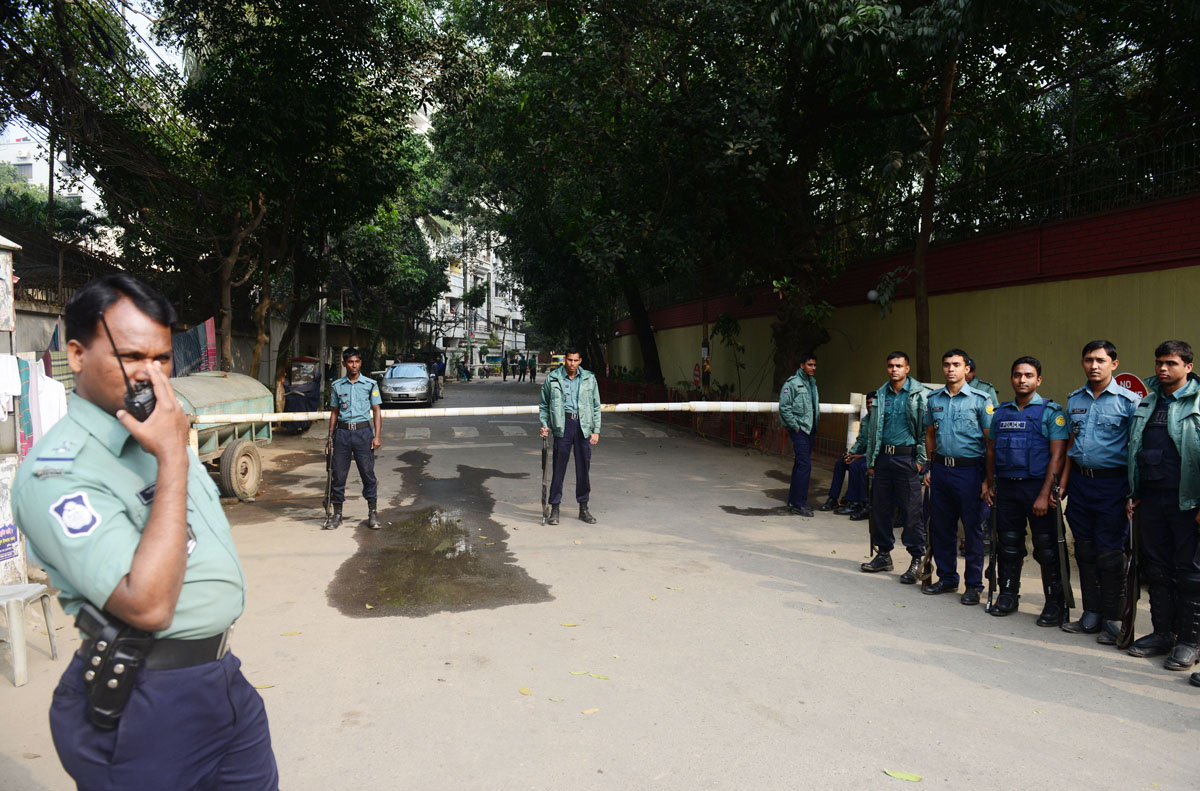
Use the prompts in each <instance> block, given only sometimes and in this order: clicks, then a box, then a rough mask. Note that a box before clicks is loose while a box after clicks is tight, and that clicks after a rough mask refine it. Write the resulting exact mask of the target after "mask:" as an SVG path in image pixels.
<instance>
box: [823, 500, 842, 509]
mask: <svg viewBox="0 0 1200 791" xmlns="http://www.w3.org/2000/svg"><path fill="white" fill-rule="evenodd" d="M834 508H838V504H837V500H835V499H833V498H832V497H830V498H828V499H827V500H825V503H824V504H823V505H822V506H821V510H822V511H832V510H833V509H834ZM839 510H841V509H840V508H839Z"/></svg>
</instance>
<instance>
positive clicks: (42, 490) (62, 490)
mask: <svg viewBox="0 0 1200 791" xmlns="http://www.w3.org/2000/svg"><path fill="white" fill-rule="evenodd" d="M188 454H189V456H190V461H191V464H190V465H189V467H188V485H187V518H188V526H189V527H190V528H191V530H192V533H193V534H194V535H195V543H194V544H191V543H190V542H189V546H191V554H189V555H188V560H187V571H186V572H185V573H184V578H183V589H182V590H181V591H180V592H179V600H178V602H177V603H176V605H175V618H174V620H173V621H172V622H171V625H170V626H169V627H167V628H166V629H164V630H163V631H161V632H158V633H157V634H156V636H157V637H172V638H181V639H198V638H203V637H211V636H212V635H216V634H220V633H221V632H223V631H224V630H225V629H227V628H229V626H230V625H232V624H233V622H234V621H235V620H236V619H237V617H238V616H239V615H241V614H242V609H243V608H244V606H245V592H246V584H245V580H244V578H243V576H242V566H241V563H240V562H239V561H238V557H237V550H236V549H235V548H234V545H233V538H232V536H231V535H230V530H229V522H228V521H227V520H226V519H225V513H224V511H222V510H221V501H220V499H219V496H218V494H217V487H216V486H215V485H214V484H213V482H212V479H211V478H210V477H209V475H208V472H207V471H206V470H205V469H204V466H203V465H202V464H201V463H200V460H199V459H198V458H196V456H195V454H193V453H192V452H191V451H190V450H189V451H188ZM157 476H158V461H157V460H156V459H155V458H154V457H153V456H152V455H150V454H149V453H147V452H146V451H145V450H143V449H142V446H141V445H139V444H138V443H137V441H136V440H135V439H133V437H131V436H130V434H129V432H128V431H127V430H126V429H125V427H124V426H122V425H121V424H120V422H118V421H117V419H116V418H115V417H113V416H112V415H110V414H108V413H107V412H105V411H104V410H103V409H101V408H100V407H98V406H96V405H95V404H93V403H91V402H90V401H87V400H85V399H84V398H83V397H81V396H79V395H76V396H75V397H74V398H72V399H71V404H70V406H69V407H68V409H67V416H66V417H65V418H63V419H62V420H60V421H58V422H57V423H55V424H54V426H53V428H51V429H50V431H48V432H47V433H46V435H45V436H44V437H42V439H41V440H39V441H38V443H37V444H36V445H34V446H33V449H32V450H31V451H30V452H29V456H28V457H27V458H26V459H25V461H24V463H22V464H21V466H20V467H19V468H18V469H17V475H16V478H15V479H14V481H13V516H14V518H15V521H16V524H17V527H18V528H19V529H20V530H21V532H23V533H24V534H25V537H26V538H27V539H28V540H29V546H30V548H31V550H32V556H33V558H34V559H35V560H36V561H37V562H38V563H39V564H41V566H42V567H43V568H45V569H46V572H47V573H48V574H49V575H50V584H52V585H53V586H54V587H56V588H58V589H60V590H61V591H62V593H61V594H59V601H60V603H61V604H62V607H63V610H64V611H65V612H67V613H68V614H74V613H75V612H76V611H77V610H78V609H79V606H80V604H81V603H82V602H83V601H84V600H85V599H86V600H87V601H90V602H91V603H92V604H94V605H95V606H96V607H103V606H104V603H105V602H106V601H108V598H109V596H111V595H112V592H113V591H114V590H115V589H116V587H117V584H118V583H119V582H120V581H121V578H122V577H124V576H125V575H126V574H127V573H129V569H130V566H131V565H132V564H133V553H134V551H135V550H136V549H137V546H138V542H139V541H140V540H141V537H142V529H143V528H144V527H145V525H146V520H147V519H149V517H150V506H151V504H152V503H153V502H154V487H155V479H156V478H157Z"/></svg>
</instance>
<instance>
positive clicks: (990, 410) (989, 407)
mask: <svg viewBox="0 0 1200 791" xmlns="http://www.w3.org/2000/svg"><path fill="white" fill-rule="evenodd" d="M984 411H985V412H987V413H988V414H989V415H990V414H992V413H993V412H995V411H996V407H994V406H992V402H991V401H988V403H987V406H985V407H984Z"/></svg>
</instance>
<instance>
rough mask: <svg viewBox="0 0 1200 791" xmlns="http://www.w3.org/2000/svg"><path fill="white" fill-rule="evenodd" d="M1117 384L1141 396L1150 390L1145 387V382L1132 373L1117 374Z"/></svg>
mask: <svg viewBox="0 0 1200 791" xmlns="http://www.w3.org/2000/svg"><path fill="white" fill-rule="evenodd" d="M1117 384H1119V385H1120V386H1121V387H1124V388H1125V389H1126V390H1130V391H1132V392H1134V393H1137V394H1138V395H1140V396H1141V397H1142V398H1145V397H1146V394H1147V393H1149V392H1150V391H1149V390H1147V389H1146V384H1145V383H1144V382H1143V381H1142V380H1141V379H1139V378H1137V377H1136V376H1134V375H1133V374H1117Z"/></svg>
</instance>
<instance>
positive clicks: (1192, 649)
mask: <svg viewBox="0 0 1200 791" xmlns="http://www.w3.org/2000/svg"><path fill="white" fill-rule="evenodd" d="M1178 590H1179V602H1178V603H1179V634H1178V638H1179V639H1178V640H1177V641H1176V643H1175V647H1174V648H1173V649H1171V655H1170V656H1168V657H1167V660H1166V661H1165V662H1163V667H1165V668H1166V669H1167V670H1191V669H1192V666H1193V665H1195V664H1196V662H1197V660H1200V647H1198V644H1200V574H1197V573H1191V574H1180V575H1179V578H1178Z"/></svg>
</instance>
